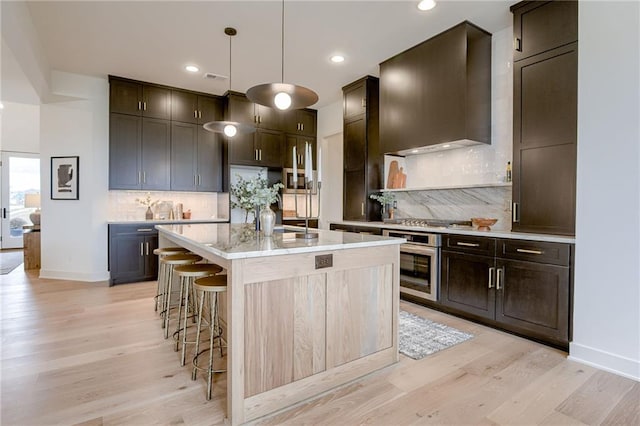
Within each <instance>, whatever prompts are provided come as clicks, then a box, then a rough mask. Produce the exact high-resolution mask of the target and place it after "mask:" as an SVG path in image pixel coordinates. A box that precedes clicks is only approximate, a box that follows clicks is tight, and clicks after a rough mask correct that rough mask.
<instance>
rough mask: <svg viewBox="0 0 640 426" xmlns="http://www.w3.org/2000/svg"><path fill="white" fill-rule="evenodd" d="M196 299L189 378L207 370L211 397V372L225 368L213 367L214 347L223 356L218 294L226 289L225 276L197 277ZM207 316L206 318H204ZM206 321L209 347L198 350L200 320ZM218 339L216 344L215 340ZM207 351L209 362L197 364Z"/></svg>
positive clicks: (194, 285) (222, 371)
mask: <svg viewBox="0 0 640 426" xmlns="http://www.w3.org/2000/svg"><path fill="white" fill-rule="evenodd" d="M193 290H194V292H195V297H196V301H197V302H198V326H197V332H196V349H195V355H194V356H193V374H192V377H191V379H192V380H195V379H196V374H197V371H198V370H202V371H206V372H207V399H208V400H209V399H211V380H212V378H213V373H224V372H225V371H227V370H226V369H218V370H216V369H214V366H213V352H214V349H215V348H216V347H219V348H220V358H222V357H223V355H224V354H223V353H222V348H224V347H226V345H223V343H222V327H220V317H219V313H218V306H219V305H218V294H220V293H222V292H226V291H227V276H226V275H213V276H210V277H206V278H199V279H197V280H195V282H194V283H193ZM205 301H206V303H207V308H208V311H209V312H208V315H206V313H205V311H204V307H205ZM205 316H207V317H208V318H205ZM203 320H204V321H206V323H207V326H208V328H209V347H208V348H207V349H203V350H202V351H200V330H201V328H202V321H203ZM216 340H218V341H219V344H218V346H216V345H215V341H216ZM206 352H209V362H208V364H207V365H206V367H205V366H200V365H198V362H199V360H200V357H201V356H202V355H204V353H206Z"/></svg>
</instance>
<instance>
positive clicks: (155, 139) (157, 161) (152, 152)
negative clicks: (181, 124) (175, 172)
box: [142, 118, 171, 190]
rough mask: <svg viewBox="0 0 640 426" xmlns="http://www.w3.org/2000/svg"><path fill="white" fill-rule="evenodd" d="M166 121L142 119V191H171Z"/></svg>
mask: <svg viewBox="0 0 640 426" xmlns="http://www.w3.org/2000/svg"><path fill="white" fill-rule="evenodd" d="M170 123H171V122H170V121H168V120H156V119H154V118H143V119H142V189H152V190H169V189H171V182H170V180H169V176H170V164H169V159H170V155H171V126H170Z"/></svg>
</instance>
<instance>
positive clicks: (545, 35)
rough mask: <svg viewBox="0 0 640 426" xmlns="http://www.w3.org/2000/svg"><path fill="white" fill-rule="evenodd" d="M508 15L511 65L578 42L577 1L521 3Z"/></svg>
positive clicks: (512, 8)
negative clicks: (511, 42) (510, 22)
mask: <svg viewBox="0 0 640 426" xmlns="http://www.w3.org/2000/svg"><path fill="white" fill-rule="evenodd" d="M511 11H512V12H513V14H514V15H513V37H514V40H513V46H514V52H513V59H514V61H519V60H521V59H525V58H528V57H530V56H533V55H537V54H539V53H543V52H546V51H548V50H551V49H555V48H557V47H560V46H564V45H566V44H569V43H573V42H575V41H577V40H578V20H577V19H576V17H577V16H578V2H577V1H530V2H521V3H518V4H516V5H514V6H512V7H511Z"/></svg>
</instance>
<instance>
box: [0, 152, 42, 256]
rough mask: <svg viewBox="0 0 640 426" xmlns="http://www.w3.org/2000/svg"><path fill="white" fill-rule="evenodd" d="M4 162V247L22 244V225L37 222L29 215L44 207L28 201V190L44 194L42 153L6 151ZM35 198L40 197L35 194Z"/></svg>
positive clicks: (0, 190)
mask: <svg viewBox="0 0 640 426" xmlns="http://www.w3.org/2000/svg"><path fill="white" fill-rule="evenodd" d="M1 164H2V165H1V167H0V168H1V169H2V172H1V173H0V175H1V176H2V179H1V183H0V200H1V203H0V204H1V206H0V213H1V217H2V233H1V234H0V237H1V240H2V243H1V247H2V248H3V249H11V248H22V247H23V240H22V233H23V229H22V227H23V226H24V225H33V223H32V222H31V219H30V217H29V215H30V214H31V213H33V212H34V211H35V210H36V209H37V208H39V207H40V206H39V205H38V206H35V207H29V206H26V205H25V204H29V203H25V198H26V195H27V194H38V195H39V194H40V156H39V155H38V154H28V153H21V152H9V151H3V152H2V163H1ZM30 198H32V197H30ZM35 199H38V198H37V197H35ZM38 204H39V203H38Z"/></svg>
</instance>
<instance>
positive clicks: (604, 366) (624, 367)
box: [568, 343, 640, 381]
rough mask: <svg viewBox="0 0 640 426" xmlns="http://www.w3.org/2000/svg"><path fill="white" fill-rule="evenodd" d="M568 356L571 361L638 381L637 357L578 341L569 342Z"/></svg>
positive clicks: (639, 376)
mask: <svg viewBox="0 0 640 426" xmlns="http://www.w3.org/2000/svg"><path fill="white" fill-rule="evenodd" d="M568 358H569V359H570V360H571V361H576V362H579V363H581V364H586V365H590V366H591V367H596V368H599V369H600V370H604V371H608V372H610V373H614V374H617V375H619V376H623V377H627V378H629V379H633V380H636V381H640V360H638V359H631V358H626V357H623V356H620V355H616V354H612V353H610V352H606V351H603V350H600V349H596V348H592V347H590V346H585V345H581V344H578V343H570V344H569V357H568Z"/></svg>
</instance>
